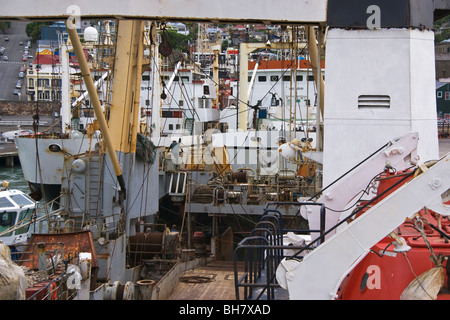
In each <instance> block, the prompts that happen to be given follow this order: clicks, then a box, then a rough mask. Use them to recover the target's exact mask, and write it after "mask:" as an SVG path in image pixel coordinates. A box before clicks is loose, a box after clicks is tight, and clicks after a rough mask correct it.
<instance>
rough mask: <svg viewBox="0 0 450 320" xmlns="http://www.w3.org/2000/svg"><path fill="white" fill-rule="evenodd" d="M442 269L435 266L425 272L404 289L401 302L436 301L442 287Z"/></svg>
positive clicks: (443, 275)
mask: <svg viewBox="0 0 450 320" xmlns="http://www.w3.org/2000/svg"><path fill="white" fill-rule="evenodd" d="M444 278H445V274H444V268H443V267H442V266H436V267H434V268H433V269H430V270H428V271H425V272H424V273H422V274H421V275H419V276H418V277H417V278H415V279H414V280H413V281H411V283H410V284H409V285H408V286H407V287H406V288H405V290H404V291H403V293H402V295H401V296H400V299H401V300H436V299H437V295H438V293H439V290H441V288H442V286H443V285H444Z"/></svg>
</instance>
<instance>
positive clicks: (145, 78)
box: [142, 75, 150, 81]
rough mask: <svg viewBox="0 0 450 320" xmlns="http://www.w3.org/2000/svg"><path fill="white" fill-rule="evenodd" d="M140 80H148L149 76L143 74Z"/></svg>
mask: <svg viewBox="0 0 450 320" xmlns="http://www.w3.org/2000/svg"><path fill="white" fill-rule="evenodd" d="M142 80H143V81H150V76H149V75H143V76H142Z"/></svg>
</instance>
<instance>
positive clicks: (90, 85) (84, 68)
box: [66, 22, 126, 199]
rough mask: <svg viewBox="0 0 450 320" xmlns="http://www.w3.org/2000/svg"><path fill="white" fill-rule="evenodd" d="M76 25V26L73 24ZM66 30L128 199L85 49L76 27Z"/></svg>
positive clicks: (110, 155)
mask: <svg viewBox="0 0 450 320" xmlns="http://www.w3.org/2000/svg"><path fill="white" fill-rule="evenodd" d="M73 25H74V24H73ZM66 28H67V31H68V32H69V37H70V41H71V42H72V47H73V51H74V52H75V55H76V56H77V59H78V65H79V67H80V70H81V75H82V77H83V80H84V84H85V85H86V88H87V91H88V93H89V97H90V100H91V102H92V106H93V107H94V113H95V116H96V117H97V121H98V123H99V125H100V131H101V133H102V136H103V141H104V142H105V144H106V149H107V150H108V154H109V157H110V158H111V162H112V165H113V168H114V172H115V173H116V176H117V181H118V182H119V186H120V191H119V194H120V195H122V196H123V198H121V199H125V197H126V188H125V180H124V179H123V176H122V170H121V168H120V164H119V160H118V159H117V155H116V152H115V150H114V148H113V144H112V140H111V136H110V134H109V130H108V125H107V123H106V120H105V117H104V115H103V110H102V106H101V104H100V100H99V98H98V94H97V90H96V89H95V85H94V80H92V77H91V70H90V69H89V66H88V63H87V61H86V57H85V56H84V51H83V47H82V46H81V42H80V38H78V33H77V29H76V28H75V27H74V26H71V27H69V26H68V25H67V22H66Z"/></svg>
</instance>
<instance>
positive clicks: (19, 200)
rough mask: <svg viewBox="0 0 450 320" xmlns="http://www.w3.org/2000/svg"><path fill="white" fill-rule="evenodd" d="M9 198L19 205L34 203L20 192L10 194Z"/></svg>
mask: <svg viewBox="0 0 450 320" xmlns="http://www.w3.org/2000/svg"><path fill="white" fill-rule="evenodd" d="M11 199H12V200H13V201H14V202H15V203H17V205H18V206H19V207H23V206H28V205H30V204H34V203H33V201H31V200H29V199H27V198H26V197H25V196H24V195H22V194H15V195H12V196H11Z"/></svg>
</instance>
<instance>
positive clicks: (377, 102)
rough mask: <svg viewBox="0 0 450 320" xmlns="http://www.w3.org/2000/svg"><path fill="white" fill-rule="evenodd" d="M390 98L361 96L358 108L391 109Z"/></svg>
mask: <svg viewBox="0 0 450 320" xmlns="http://www.w3.org/2000/svg"><path fill="white" fill-rule="evenodd" d="M390 107H391V97H390V96H359V97H358V108H390Z"/></svg>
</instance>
